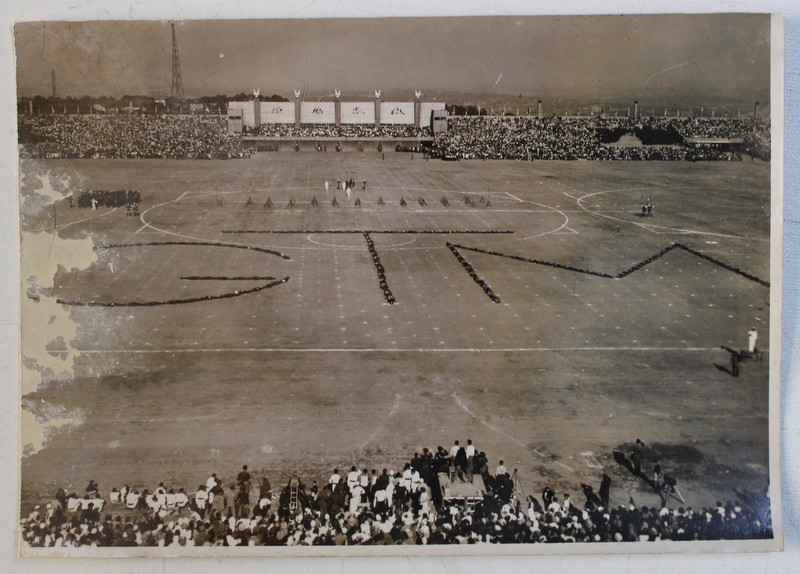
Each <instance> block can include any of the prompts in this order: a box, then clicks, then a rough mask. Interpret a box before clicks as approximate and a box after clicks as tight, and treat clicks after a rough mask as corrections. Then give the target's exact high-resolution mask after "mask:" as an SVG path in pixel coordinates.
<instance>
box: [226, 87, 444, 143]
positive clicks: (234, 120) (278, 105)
mask: <svg viewBox="0 0 800 574" xmlns="http://www.w3.org/2000/svg"><path fill="white" fill-rule="evenodd" d="M445 116H446V113H445V103H444V102H423V101H422V100H421V99H420V98H419V97H417V98H416V99H415V100H414V101H412V102H383V101H381V99H380V96H379V95H378V96H377V97H376V98H375V99H374V100H373V101H371V102H343V101H341V100H340V99H339V98H337V99H336V100H335V101H333V102H303V101H300V97H299V94H297V93H296V96H295V101H293V102H262V101H258V100H253V101H246V102H233V101H232V102H228V130H229V131H230V132H234V133H236V132H242V131H243V130H244V128H249V129H251V130H252V129H257V128H258V127H259V126H262V125H277V124H284V125H294V126H295V127H296V128H300V127H302V126H308V125H329V126H330V125H336V126H341V125H362V126H363V125H369V126H374V127H376V128H380V127H381V126H414V127H417V128H424V127H431V129H433V121H434V118H435V117H445Z"/></svg>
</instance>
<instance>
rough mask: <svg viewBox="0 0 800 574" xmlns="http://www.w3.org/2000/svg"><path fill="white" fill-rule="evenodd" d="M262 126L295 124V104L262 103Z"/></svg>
mask: <svg viewBox="0 0 800 574" xmlns="http://www.w3.org/2000/svg"><path fill="white" fill-rule="evenodd" d="M260 105H261V123H262V124H293V123H294V105H295V104H294V102H260Z"/></svg>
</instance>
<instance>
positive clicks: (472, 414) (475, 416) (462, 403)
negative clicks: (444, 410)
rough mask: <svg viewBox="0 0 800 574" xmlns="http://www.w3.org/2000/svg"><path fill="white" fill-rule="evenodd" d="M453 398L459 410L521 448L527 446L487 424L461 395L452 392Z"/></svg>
mask: <svg viewBox="0 0 800 574" xmlns="http://www.w3.org/2000/svg"><path fill="white" fill-rule="evenodd" d="M453 398H454V399H455V401H456V404H457V405H458V406H459V407H461V410H463V411H464V412H465V413H467V414H468V415H469V416H471V417H472V418H474V419H475V420H477V421H478V422H480V423H481V424H483V425H485V426H487V427H489V428H490V429H492V430H493V431H494V432H496V433H497V434H501V435H503V436H504V437H506V438H507V439H509V440H511V441H513V442H515V443H517V444H518V445H519V446H521V447H522V448H525V449H527V448H528V445H526V444H525V443H524V442H522V441H520V440H517V439H516V438H514V437H513V436H511V435H509V434H506V433H504V432H503V431H501V430H500V429H499V428H497V427H496V426H494V425H491V424H489V423H488V422H486V420H485V419H482V418H481V417H479V416H478V415H477V414H475V413H474V412H472V411H471V410H470V408H469V407H468V406H467V405H465V404H464V401H462V400H461V397H459V396H458V395H457V394H455V393H453ZM534 451H536V449H534ZM536 452H537V453H538V454H540V455H541V454H542V453H540V452H539V451H536Z"/></svg>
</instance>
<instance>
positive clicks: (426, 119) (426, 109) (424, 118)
mask: <svg viewBox="0 0 800 574" xmlns="http://www.w3.org/2000/svg"><path fill="white" fill-rule="evenodd" d="M444 109H445V103H444V102H422V104H421V105H420V113H419V124H420V127H423V128H425V127H430V125H431V112H433V111H437V110H444Z"/></svg>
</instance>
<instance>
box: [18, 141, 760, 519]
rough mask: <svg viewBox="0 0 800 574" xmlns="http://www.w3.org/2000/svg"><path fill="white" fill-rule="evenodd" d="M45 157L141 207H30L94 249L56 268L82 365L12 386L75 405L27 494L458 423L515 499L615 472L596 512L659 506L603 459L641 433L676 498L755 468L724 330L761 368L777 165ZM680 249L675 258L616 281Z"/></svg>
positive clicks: (319, 156) (338, 448)
mask: <svg viewBox="0 0 800 574" xmlns="http://www.w3.org/2000/svg"><path fill="white" fill-rule="evenodd" d="M34 167H37V168H39V169H41V168H42V167H44V168H45V169H47V170H50V173H51V174H52V175H53V176H59V177H60V176H64V175H68V176H69V179H70V189H71V190H72V191H74V192H75V193H78V192H80V191H81V190H86V189H137V190H139V191H141V194H142V205H141V215H140V217H126V215H125V210H124V209H122V208H118V209H115V210H114V209H108V208H101V209H99V210H98V211H91V210H88V209H77V208H73V209H70V208H69V206H68V205H67V204H66V202H63V201H62V202H58V203H57V204H56V206H55V207H54V208H53V210H52V211H50V210H48V211H43V212H42V213H41V214H40V215H39V216H38V217H39V219H38V220H35V221H28V222H26V224H31V225H33V224H38V225H40V226H41V227H44V228H47V227H48V225H49V226H51V228H52V225H55V226H56V227H57V228H58V229H59V236H60V237H62V238H64V239H73V238H79V237H84V236H86V235H87V234H88V235H89V236H90V237H91V238H92V240H93V241H94V244H95V246H97V247H98V248H99V249H97V262H96V263H95V264H93V265H92V266H91V267H90V268H89V269H88V270H83V271H77V270H73V271H70V270H68V269H63V270H61V271H60V272H59V273H58V275H57V276H56V281H55V285H56V286H55V288H54V290H53V293H52V295H53V296H54V297H57V298H58V299H59V300H61V301H62V302H64V303H67V304H68V305H66V306H65V308H67V309H69V312H70V315H71V318H72V320H73V321H75V322H76V323H77V324H78V330H77V336H76V337H75V338H74V339H73V340H72V341H68V343H70V344H71V345H72V346H73V347H74V348H75V349H77V350H78V351H80V354H79V356H78V358H77V359H76V360H75V365H74V376H73V377H71V378H70V379H69V380H61V381H59V382H51V383H49V384H42V385H40V386H39V388H38V389H36V390H35V391H33V392H30V393H26V395H25V396H24V397H23V401H24V404H25V405H26V408H29V409H33V410H34V411H35V412H37V413H38V414H39V415H40V417H44V414H43V413H42V412H41V410H36V407H35V406H31V405H37V404H47V405H50V406H51V407H52V408H53V409H55V410H56V411H58V412H60V413H64V412H66V413H70V416H71V417H72V419H73V420H72V422H71V424H68V425H66V426H64V427H63V428H61V430H52V431H51V432H50V434H49V436H48V441H47V443H46V444H45V446H44V448H42V449H41V450H39V451H38V452H36V453H34V454H30V455H28V456H25V457H24V458H23V460H22V501H23V511H24V509H25V508H27V506H28V505H31V504H34V503H37V502H39V501H41V500H42V499H44V498H45V497H49V496H52V494H53V492H54V491H55V489H57V488H58V487H63V488H65V489H67V490H78V491H82V489H83V487H84V486H85V483H87V482H88V481H89V479H95V480H97V481H98V482H99V484H100V488H101V491H102V492H108V491H109V490H110V489H111V487H112V486H117V487H120V486H122V485H123V484H130V485H131V486H134V485H136V486H139V487H140V488H150V489H152V488H153V487H154V486H155V485H157V484H158V482H161V481H164V482H165V483H166V484H168V486H169V485H171V486H175V487H176V488H177V487H179V486H184V487H186V488H187V490H193V489H194V487H196V485H197V484H200V483H202V482H205V479H206V477H207V476H208V475H209V474H210V473H211V472H217V473H218V474H219V475H220V476H222V477H223V478H225V479H226V480H227V479H230V478H232V477H233V476H234V475H235V473H236V472H237V471H238V469H239V468H240V467H241V465H242V464H249V465H250V467H251V469H254V470H255V472H254V475H255V477H256V480H259V477H260V476H261V475H263V474H267V475H268V476H269V478H270V479H271V480H272V483H273V484H283V483H284V482H285V481H286V480H287V479H288V477H289V476H290V474H291V473H293V472H298V473H300V474H301V476H302V477H304V479H305V480H306V482H310V481H311V480H312V479H315V480H318V481H320V482H322V481H325V480H326V479H327V477H328V475H329V474H330V472H331V471H332V469H333V468H334V467H338V468H340V469H342V468H349V466H350V465H351V464H356V465H358V466H359V467H362V468H363V467H369V468H379V469H380V468H383V467H387V468H394V469H397V468H399V467H401V466H402V463H403V462H405V461H407V460H409V459H410V458H411V456H412V455H413V453H414V452H415V451H417V450H419V449H421V448H422V447H423V446H427V447H430V448H435V447H436V446H437V445H442V446H444V447H445V448H449V447H450V445H452V442H453V440H454V439H459V440H461V441H462V442H463V441H465V440H466V439H467V438H471V439H473V441H474V442H475V443H476V445H477V447H478V448H479V449H480V450H483V451H485V452H486V453H487V455H488V456H489V459H490V464H491V468H492V469H493V468H494V466H495V465H496V464H497V461H498V459H501V458H502V459H504V460H505V461H506V464H507V466H508V467H509V468H512V469H513V468H517V469H519V470H518V473H519V478H520V484H521V486H522V487H523V488H524V489H525V491H526V492H527V493H537V494H538V493H540V492H541V490H542V488H543V487H544V486H545V485H546V484H547V485H550V486H551V487H552V488H554V489H555V490H556V491H557V492H561V493H563V492H570V493H573V498H576V499H577V500H578V501H580V502H582V501H583V499H582V497H581V496H580V494H579V493H580V484H581V483H589V484H593V485H595V487H596V486H597V484H598V483H599V480H600V477H601V475H602V473H604V472H605V473H607V474H609V476H611V478H612V481H613V482H612V490H611V500H612V502H614V503H620V504H621V503H627V502H628V500H629V498H632V499H633V500H634V501H635V502H636V504H637V505H642V504H647V505H654V506H655V505H657V504H658V496H657V495H656V494H654V493H653V491H652V489H650V488H648V487H647V485H646V484H644V483H643V482H642V481H641V480H640V479H638V478H636V477H634V476H633V475H632V474H630V473H629V472H628V471H627V470H625V469H624V468H623V467H622V466H620V465H618V464H617V463H616V462H614V459H613V457H612V451H613V450H615V449H618V450H623V451H625V450H626V449H628V448H629V446H630V445H631V444H632V443H633V442H634V441H635V439H637V438H639V439H641V440H642V441H643V442H644V443H645V444H646V445H647V449H646V451H645V454H646V456H645V469H646V470H648V472H649V469H650V468H651V467H652V460H653V458H654V457H658V458H659V459H660V460H661V465H662V467H664V470H665V471H666V472H668V473H670V474H674V476H676V477H677V478H678V481H679V486H680V487H681V492H682V493H683V494H684V496H685V498H686V502H687V504H689V505H693V506H701V505H713V504H714V503H715V502H716V501H717V500H726V499H730V498H732V497H733V491H732V489H734V488H749V489H753V490H760V489H762V488H764V487H765V486H766V485H767V483H768V476H769V474H768V462H769V461H768V443H769V434H768V387H769V379H768V360H767V359H766V358H765V360H764V361H763V362H758V361H746V362H743V363H742V365H741V376H739V377H738V378H734V377H732V376H731V375H730V373H729V372H727V371H726V369H727V367H728V359H729V354H728V352H727V351H725V350H723V349H721V348H720V346H721V345H725V346H728V347H732V348H735V349H741V348H746V346H747V330H748V329H749V328H751V327H753V326H756V327H757V328H758V332H759V342H758V343H759V344H758V346H759V349H760V350H761V351H763V352H764V354H765V357H768V352H769V295H770V292H769V287H768V286H766V285H765V284H764V282H765V281H769V278H770V273H769V272H770V269H769V217H770V185H769V164H764V163H759V162H749V161H747V162H733V163H712V162H709V163H683V162H678V163H669V162H615V163H600V162H556V161H553V162H510V161H508V162H507V161H490V162H479V161H460V162H442V161H424V160H423V159H422V158H421V157H420V156H419V155H416V154H415V155H414V157H413V159H412V156H411V155H408V154H395V153H391V154H387V155H386V159H385V160H381V159H380V157H379V156H376V155H375V154H366V153H342V154H335V153H313V152H309V153H298V154H295V153H272V154H270V153H262V154H257V155H255V156H253V157H252V158H251V159H249V160H240V161H239V160H235V161H170V160H152V161H150V160H147V161H143V160H138V161H137V160H47V161H40V162H38V164H37V165H34V164H28V163H26V162H23V164H22V172H25V170H26V169H32V168H34ZM350 177H352V178H355V179H356V180H357V182H358V183H359V185H358V187H357V189H356V191H355V192H354V193H353V195H352V197H350V198H347V197H346V196H345V193H344V192H343V191H336V180H337V179H348V178H350ZM364 179H365V180H366V181H367V190H366V191H362V190H361V189H360V188H361V181H362V180H364ZM325 180H328V181H329V182H330V184H331V189H330V190H329V191H327V192H326V191H325V189H324V186H323V183H324V181H325ZM334 197H335V198H336V200H337V203H338V207H337V206H334V205H332V200H333V198H334ZM379 198H380V199H382V205H381V204H380V203H379ZM401 198H402V199H403V200H405V202H406V205H405V206H402V205H401V203H400V201H401ZM648 198H649V199H650V200H651V201H652V203H653V204H654V205H655V209H654V217H651V218H644V217H640V216H639V211H640V206H641V204H642V201H643V200H646V199H648ZM314 199H316V203H318V205H312V200H314ZM356 199H360V201H361V205H360V206H356V205H355V202H356ZM420 199H422V200H424V201H423V202H421V201H420ZM465 199H466V200H468V201H469V202H470V203H472V204H474V207H470V206H469V205H467V202H465ZM443 200H446V201H443ZM487 202H488V203H489V205H488V206H487ZM290 203H293V205H290ZM445 204H448V205H445ZM54 214H55V221H54V220H53V219H52V218H53V216H54ZM24 228H25V226H23V229H24ZM487 232H491V233H487ZM501 232H502V233H501ZM370 242H371V245H372V246H373V248H372V250H370V247H369V246H370ZM675 242H677V243H680V244H682V245H684V246H686V247H687V248H688V250H687V249H674V250H671V251H668V252H666V253H665V254H663V255H662V256H660V257H657V258H655V259H654V260H652V261H650V262H648V263H647V264H646V265H643V266H641V267H637V268H636V270H635V271H633V272H631V273H630V274H627V275H624V276H622V277H618V276H619V275H620V274H623V273H624V272H625V271H626V270H630V269H631V268H634V267H636V266H637V265H638V264H640V263H642V262H647V260H648V258H651V257H653V256H655V255H657V254H659V253H660V252H661V251H662V250H663V249H664V248H667V247H669V246H670V245H672V244H673V243H675ZM241 247H247V249H242V248H241ZM254 248H258V249H254ZM509 256H510V257H509ZM703 256H705V258H704V257H703ZM376 262H377V263H379V264H380V267H378V265H376ZM552 264H555V265H557V266H554V265H552ZM723 264H724V265H727V266H728V268H726V267H723V266H722V265H723ZM559 266H561V267H559ZM730 268H733V270H731V269H730ZM381 269H382V270H383V274H384V275H383V276H384V277H385V283H384V284H383V285H381V281H380V277H381V275H380V270H381ZM587 270H588V271H592V272H594V273H593V274H590V273H585V272H583V271H587ZM470 271H472V272H473V273H474V275H475V277H476V278H477V281H476V280H475V278H473V277H472V276H471V275H470ZM24 279H25V278H23V280H24ZM759 280H761V281H759ZM387 293H388V294H389V295H390V296H391V297H390V296H389V295H387ZM198 299H201V300H199V301H197V300H198ZM192 301H194V302H192ZM392 301H393V304H391V303H392ZM24 309H25V307H23V319H22V320H23V322H22V325H23V330H24V329H25V324H26V323H25V315H24V313H25V311H24ZM29 351H31V350H30V349H26V348H25V347H24V346H23V357H24V356H25V355H26V352H29Z"/></svg>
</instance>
